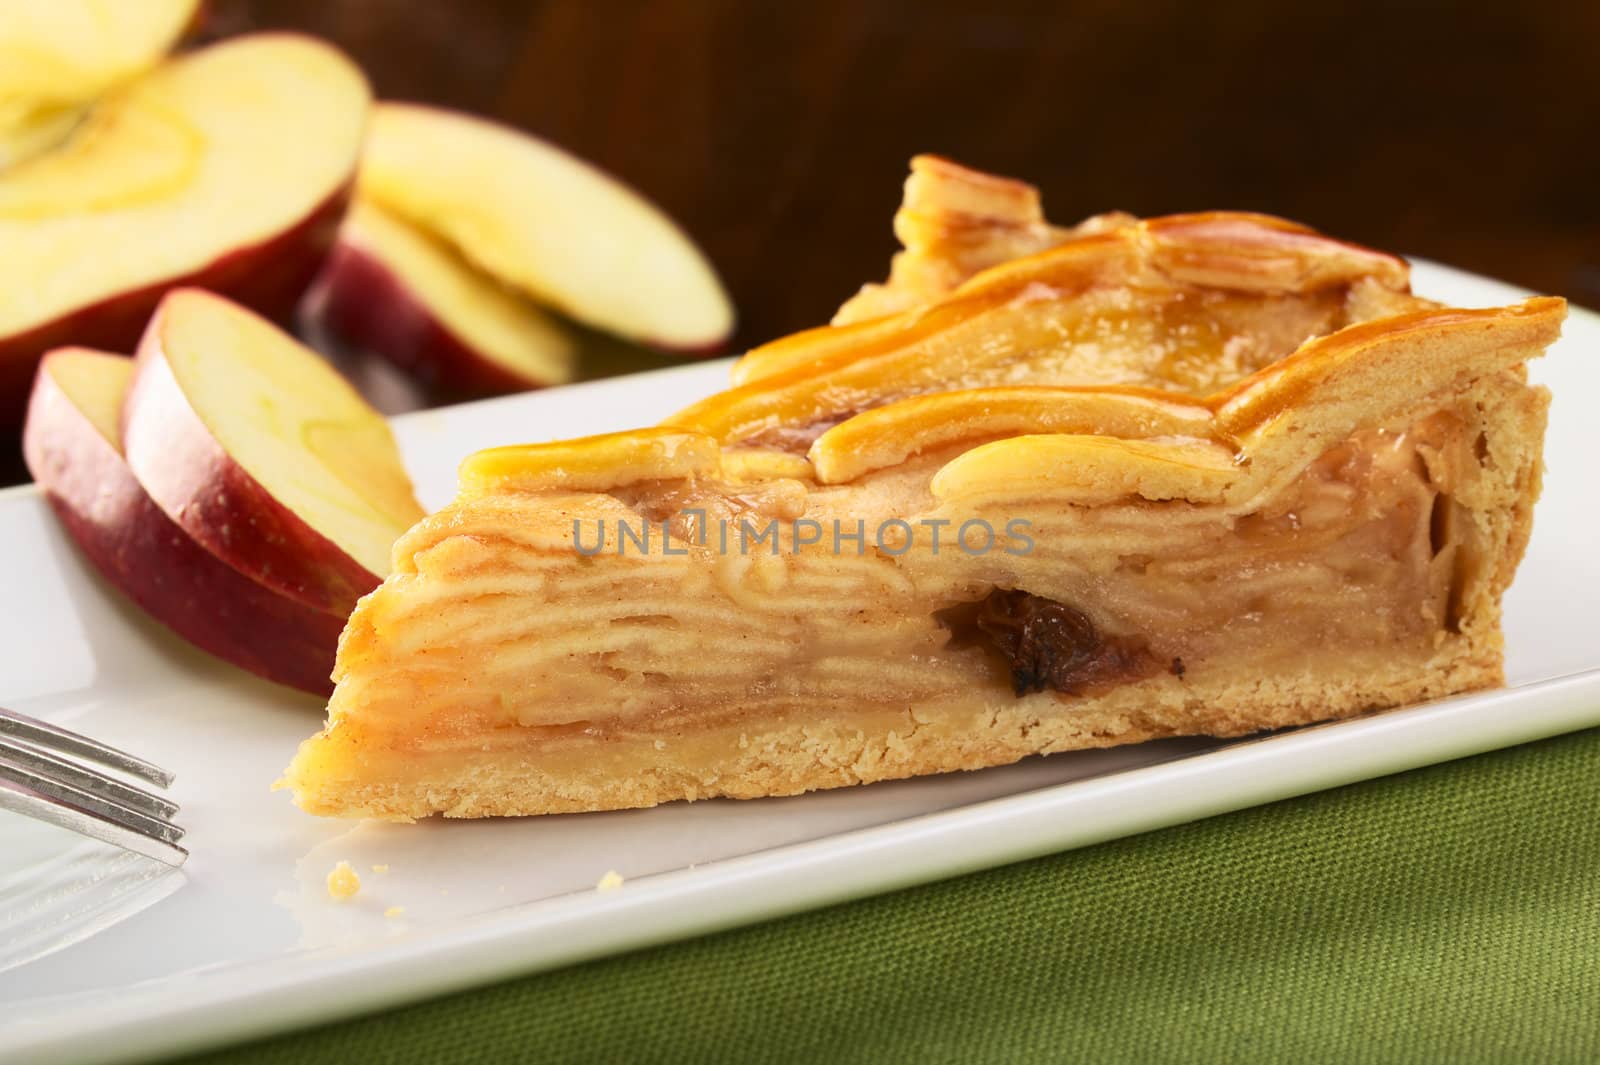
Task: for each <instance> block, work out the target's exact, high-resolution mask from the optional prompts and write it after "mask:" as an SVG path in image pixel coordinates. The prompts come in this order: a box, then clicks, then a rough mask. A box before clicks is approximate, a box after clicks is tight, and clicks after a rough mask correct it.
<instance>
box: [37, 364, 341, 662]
mask: <svg viewBox="0 0 1600 1065" xmlns="http://www.w3.org/2000/svg"><path fill="white" fill-rule="evenodd" d="M132 379H133V360H132V359H128V358H125V357H123V356H121V355H108V354H106V353H104V352H97V351H90V350H88V349H86V348H62V349H59V350H56V351H53V352H51V353H49V354H48V355H46V356H45V358H44V360H43V362H42V363H41V364H40V366H39V376H38V378H37V379H36V380H35V382H34V387H33V395H32V398H31V400H30V402H29V405H28V420H27V428H26V429H25V430H24V433H23V449H24V452H25V454H26V456H27V460H28V468H29V469H30V470H31V471H32V472H33V476H34V479H35V480H37V481H38V482H39V485H40V487H41V488H43V489H44V491H45V495H46V497H47V498H48V499H49V501H50V505H51V507H52V508H53V509H54V510H55V512H56V514H57V515H58V516H59V517H60V519H61V523H62V524H63V525H64V526H65V527H66V529H67V532H68V534H69V535H70V536H71V537H72V539H73V540H75V541H76V542H77V544H78V547H79V548H81V549H82V551H83V553H84V554H85V555H87V556H88V558H89V561H90V562H91V563H92V564H93V565H94V566H95V568H96V569H98V570H99V571H100V573H101V574H102V575H103V576H104V577H105V578H106V579H107V580H108V581H110V582H111V583H112V584H113V585H115V586H116V587H117V588H119V589H121V590H122V591H123V592H124V593H126V594H127V595H128V597H129V598H131V599H132V600H133V601H134V602H135V603H136V604H137V605H138V606H140V607H141V608H143V609H144V611H145V612H146V613H148V614H149V615H150V616H151V617H153V618H155V619H156V620H157V621H159V622H161V623H162V624H164V625H166V626H167V627H168V628H170V629H171V630H172V631H173V632H176V633H177V634H178V635H179V636H181V637H183V638H184V639H185V640H187V641H189V642H190V643H192V644H194V645H195V646H196V647H199V648H201V649H202V650H204V651H208V652H210V653H211V654H213V655H216V656H217V657H218V658H221V659H224V660H226V661H229V662H232V663H233V664H234V665H237V666H240V667H242V668H244V669H247V670H249V671H250V672H251V673H254V674H256V675H257V676H260V677H265V678H266V679H267V680H271V681H276V682H278V683H280V684H287V685H289V686H290V687H293V688H299V689H301V690H303V691H308V692H313V693H316V694H326V693H327V692H328V691H330V690H331V689H332V682H331V681H330V679H329V676H330V674H331V673H332V671H333V653H334V649H335V648H336V647H337V646H338V642H339V633H340V630H341V629H343V627H344V620H345V619H344V615H343V614H330V613H325V612H323V611H319V610H315V609H312V608H310V607H307V606H304V605H302V604H300V603H296V602H295V601H293V600H291V599H288V598H285V597H284V596H281V595H278V594H277V593H276V592H273V591H271V590H270V589H268V588H267V587H266V586H264V585H261V584H258V583H256V582H255V581H253V580H251V579H250V578H248V577H246V576H244V575H243V574H241V573H240V572H238V571H237V570H235V569H233V568H232V567H230V566H228V565H225V564H224V563H222V562H221V561H219V560H218V559H217V558H216V557H215V556H213V555H212V554H211V553H210V552H208V551H206V549H205V548H203V547H201V546H200V545H199V544H198V543H196V542H195V541H194V540H193V539H191V538H190V537H189V535H188V534H187V533H185V532H184V531H183V530H182V529H180V528H179V527H178V526H177V525H175V524H174V523H173V522H172V521H171V519H169V518H168V517H167V516H166V514H164V513H163V512H162V510H161V508H160V507H158V506H156V505H155V503H154V502H153V501H152V500H151V499H150V497H149V495H147V494H146V493H145V490H144V489H143V488H141V487H140V485H139V482H138V480H137V479H136V478H135V477H134V475H133V471H132V470H130V469H129V468H128V464H127V463H126V462H125V461H124V460H123V457H122V437H121V431H120V429H119V428H118V417H119V412H120V410H121V408H122V401H123V397H124V396H125V394H126V393H127V391H128V385H129V383H130V382H131V381H132Z"/></svg>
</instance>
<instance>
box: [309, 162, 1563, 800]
mask: <svg viewBox="0 0 1600 1065" xmlns="http://www.w3.org/2000/svg"><path fill="white" fill-rule="evenodd" d="M914 171H915V172H914V175H913V177H912V179H911V181H910V182H909V183H908V199H907V206H906V208H905V209H904V210H902V212H901V215H900V216H899V220H898V221H899V227H898V228H899V232H900V234H901V236H902V239H903V240H904V242H905V243H906V245H907V249H906V251H905V252H903V253H902V254H901V255H900V256H899V257H897V261H896V266H895V269H894V271H893V274H892V276H891V279H890V281H889V283H888V284H886V285H883V286H872V287H869V288H868V289H866V290H864V292H863V294H862V295H860V296H858V297H856V298H855V299H854V300H852V302H851V304H850V305H849V306H847V308H846V310H845V311H844V312H843V313H842V317H841V324H835V325H832V326H829V327H825V328H822V329H817V330H813V331H810V332H806V333H801V334H799V335H797V336H793V337H789V338H786V339H783V340H779V341H777V342H775V343H772V344H769V345H767V346H765V347H762V348H758V349H756V350H754V351H752V352H750V353H749V354H748V355H746V356H745V357H744V358H743V359H742V360H741V361H740V362H739V363H738V364H737V365H736V366H735V368H734V382H735V384H734V387H733V388H731V389H729V390H728V391H725V392H722V393H719V394H717V395H715V396H712V397H710V398H708V399H706V400H704V401H703V402H700V403H698V404H696V405H694V406H693V407H690V408H689V409H687V410H684V411H682V412H680V413H679V414H677V415H675V416H673V417H672V418H670V419H668V420H667V422H666V423H665V424H664V425H662V426H659V427H656V428H652V429H644V430H640V431H637V432H629V433H620V434H615V435H610V436H603V437H595V438H590V439H583V440H574V441H567V442H563V443H555V444H545V445H537V446H527V447H510V448H500V449H496V450H491V451H487V452H482V453H479V454H477V455H474V456H472V457H470V458H468V459H467V460H466V462H465V463H464V464H463V466H462V470H461V485H460V493H459V495H458V497H457V498H456V500H455V501H454V502H453V503H451V504H450V505H449V506H447V507H446V508H444V509H443V510H441V511H440V512H439V513H437V514H434V515H432V516H431V517H429V518H427V519H425V520H424V521H422V522H421V523H420V524H418V525H417V526H416V527H415V528H413V529H412V530H411V531H410V532H409V533H407V534H406V535H405V536H404V537H403V538H402V539H401V540H400V542H399V543H398V544H397V545H396V547H395V552H394V572H393V574H392V575H391V576H390V577H389V578H388V580H386V581H385V582H384V584H383V586H382V587H380V588H379V589H378V590H377V591H375V592H373V593H372V594H371V595H369V596H368V597H367V598H366V599H365V600H363V601H362V603H361V604H360V605H359V606H358V607H357V609H356V611H355V613H354V614H353V615H352V617H351V618H350V622H349V625H348V627H347V628H346V630H345V633H344V637H343V640H342V643H341V645H340V648H339V657H338V666H337V669H336V673H335V679H336V681H337V685H338V686H337V690H336V691H335V693H334V695H333V700H332V703H331V704H330V707H329V719H328V723H327V727H326V728H325V729H324V730H323V731H322V732H321V733H320V734H319V735H317V736H315V737H313V738H312V739H310V740H308V741H307V742H306V743H305V744H304V745H303V746H302V748H301V750H300V752H299V755H298V756H297V757H296V759H295V761H294V764H293V765H292V766H291V767H290V768H289V770H288V773H287V780H286V784H287V786H288V787H290V788H292V789H293V791H294V793H295V797H296V799H297V801H298V802H299V803H300V805H301V806H303V807H304V808H305V809H307V810H310V811H312V812H314V813H319V814H337V815H348V816H367V817H381V818H393V819H406V818H414V817H421V816H425V815H428V814H433V813H443V814H446V815H448V816H458V817H472V816H485V815H495V814H535V813H550V812H558V811H581V810H601V809H611V808H618V807H635V806H649V805H652V804H655V803H660V802H666V801H669V800H674V799H697V798H707V797H711V796H735V797H740V798H749V797H755V796H762V795H786V794H793V793H796V792H802V791H806V790H809V789H813V788H829V787H837V786H841V785H846V784H858V783H862V782H866V781H874V780H883V779H887V778H894V777H906V776H912V775H915V774H922V773H939V772H946V771H949V770H956V769H976V768H980V767H983V766H993V765H999V764H1002V763H1007V762H1011V761H1015V760H1016V759H1019V758H1022V757H1024V756H1026V755H1030V754H1040V753H1049V752H1054V751H1065V750H1073V749H1077V748H1085V747H1103V746H1107V745H1111V744H1120V743H1130V742H1136V741H1140V740H1146V739H1150V738H1153V737H1161V736H1178V735H1192V734H1203V735H1212V736H1237V735H1241V734H1244V733H1249V732H1253V731H1256V730H1261V729H1272V728H1279V727H1282V726H1288V725H1299V724H1304V723H1307V722H1313V721H1322V720H1327V719H1331V718H1340V717H1347V716H1351V715H1355V714H1361V713H1364V712H1367V711H1371V710H1375V709H1381V708H1385V707H1393V706H1397V705H1400V704H1403V703H1408V702H1413V701H1416V700H1420V699H1427V698H1431V697H1436V696H1441V695H1447V694H1450V693H1453V692H1461V691H1466V690H1470V689H1474V688H1482V687H1486V686H1490V685H1494V684H1498V683H1500V682H1501V659H1502V645H1501V635H1500V626H1499V622H1500V597H1501V594H1502V592H1503V591H1504V590H1505V588H1506V587H1507V585H1508V584H1509V583H1510V581H1511V579H1512V576H1513V574H1514V572H1515V570H1516V566H1517V563H1518V561H1519V560H1520V558H1521V555H1522V552H1523V549H1524V547H1525V545H1526V543H1527V540H1528V535H1529V531H1530V526H1531V522H1532V511H1533V504H1534V500H1535V499H1536V497H1537V496H1538V492H1539V478H1540V449H1541V442H1542V436H1543V431H1544V422H1545V410H1546V405H1547V402H1548V395H1547V393H1546V392H1545V391H1544V390H1543V389H1541V388H1536V387H1532V386H1530V385H1529V384H1528V382H1527V377H1526V373H1525V369H1524V365H1523V364H1524V363H1525V361H1526V360H1528V359H1530V358H1532V357H1534V356H1537V355H1539V354H1540V353H1541V352H1542V351H1543V349H1544V348H1545V347H1546V346H1547V345H1548V344H1550V343H1551V342H1552V341H1553V340H1554V339H1555V338H1556V336H1557V335H1558V333H1559V330H1560V324H1561V320H1562V317H1563V315H1564V313H1565V305H1564V303H1563V302H1562V301H1561V300H1559V299H1550V298H1544V299H1531V300H1528V301H1527V302H1525V303H1521V304H1518V305H1515V306H1509V307H1500V308H1494V309H1488V310H1463V309H1455V308H1448V307H1441V306H1438V305H1436V304H1434V303H1431V302H1429V301H1427V300H1424V299H1420V298H1418V297H1416V296H1413V295H1411V294H1410V293H1409V290H1408V278H1407V269H1406V266H1405V264H1404V263H1403V262H1401V261H1400V260H1398V259H1395V258H1392V257H1390V256H1388V255H1383V254H1380V253H1377V252H1374V251H1369V250H1367V249H1364V248H1359V247H1355V246H1353V245H1350V244H1345V243H1341V242H1339V241H1335V240H1331V239H1329V238H1326V237H1323V236H1320V235H1318V234H1316V233H1314V232H1312V231H1310V230H1308V229H1305V228H1303V227H1301V226H1297V225H1293V224H1291V223H1288V222H1284V221H1281V220H1278V219H1274V218H1268V217H1263V216H1258V215H1246V214H1228V213H1215V214H1197V215H1182V216H1174V217H1168V218H1157V219H1150V220H1145V221H1138V220H1134V219H1130V218H1126V217H1122V216H1102V217H1101V218H1100V219H1097V220H1094V221H1092V222H1091V223H1089V224H1087V225H1086V226H1084V227H1080V228H1078V229H1075V230H1067V229H1057V228H1054V227H1050V226H1048V225H1046V224H1045V223H1044V222H1043V220H1042V217H1041V216H1040V215H1039V212H1038V209H1037V198H1036V195H1035V194H1034V192H1033V190H1031V189H1029V188H1028V187H1026V186H1023V185H1021V184H1019V183H1016V182H1008V181H1004V180H1002V179H998V178H991V177H988V176H986V175H980V174H975V173H973V172H970V171H965V170H962V169H961V168H959V167H956V166H954V165H953V164H949V163H945V162H943V161H940V160H933V159H919V160H918V161H916V163H915V164H914Z"/></svg>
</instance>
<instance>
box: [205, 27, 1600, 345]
mask: <svg viewBox="0 0 1600 1065" xmlns="http://www.w3.org/2000/svg"><path fill="white" fill-rule="evenodd" d="M212 12H213V16H212V21H211V27H210V32H212V33H218V34H221V33H234V32H238V31H241V30H246V29H253V28H267V27H293V28H298V29H303V30H307V31H309V32H312V33H316V34H319V35H322V36H324V37H328V38H330V39H332V40H333V41H335V42H337V43H338V44H339V45H341V46H342V47H344V48H345V49H346V50H348V51H349V52H350V53H351V54H352V55H353V56H354V57H355V58H356V59H357V60H358V61H359V62H360V63H361V64H362V65H363V66H364V67H365V68H366V69H367V71H368V72H369V74H370V76H371V78H372V80H373V83H374V85H375V86H376V89H377V91H378V93H379V94H380V95H382V96H385V97H390V98H402V99H422V100H429V101H433V102H437V103H442V104H448V105H452V106H455V107H461V108H466V109H469V110H472V111H477V112H480V113H483V114H487V115H491V116H495V117H498V118H500V119H503V120H505V121H507V122H510V123H513V124H515V125H518V126H521V127H523V128H525V129H528V130H531V131H533V132H535V133H538V134H540V135H542V136H545V137H548V138H550V139H552V140H555V141H557V142H559V143H561V144H563V145H565V146H567V147H569V148H571V149H573V150H575V151H577V152H578V153H579V154H581V155H584V156H586V157H588V158H589V159H591V160H593V161H594V162H596V163H599V164H600V165H602V166H604V167H606V168H607V169H609V170H611V171H613V172H614V173H616V174H618V175H620V176H622V177H623V178H625V179H626V180H628V181H630V182H631V183H633V184H634V185H636V186H637V187H639V188H640V189H642V190H643V191H644V192H646V193H647V194H648V195H650V196H651V197H653V198H654V199H655V200H657V201H658V202H659V203H661V204H662V205H663V206H664V207H666V208H667V209H668V210H669V211H670V212H672V213H673V214H674V215H675V216H676V217H677V218H678V219H680V220H681V221H682V222H683V223H684V224H685V225H686V226H687V228H688V229H689V230H690V232H692V233H693V234H694V236H695V237H696V238H698V239H699V240H700V241H701V243H702V244H703V246H704V247H705V248H706V249H707V251H708V252H709V253H710V255H711V258H712V259H713V261H714V262H715V263H716V265H717V267H718V268H719V269H720V270H721V272H722V274H723V276H724V278H725V279H726V281H727V283H728V285H729V287H730V289H731V290H732V292H733V294H734V298H735V301H736V302H737V304H738V307H739V310H740V313H741V320H742V328H741V330H740V334H739V337H738V341H739V343H740V344H741V345H744V344H750V343H754V342H758V341H760V340H763V339H766V338H768V337H771V336H774V335H777V334H780V333H783V332H787V331H790V330H794V329H798V328H801V327H804V326H809V325H814V324H817V323H820V322H822V321H825V320H826V319H827V317H828V316H829V314H830V313H831V311H832V309H833V308H834V307H835V306H836V305H837V304H838V303H839V301H840V300H842V299H843V298H844V297H845V296H847V295H849V294H850V293H851V292H853V291H854V290H855V288H856V287H857V286H858V285H859V284H860V283H861V282H862V281H865V280H868V279H876V278H879V277H881V276H882V275H883V273H884V271H885V269H886V266H887V263H888V257H889V254H890V252H891V251H892V250H893V248H894V240H893V236H892V234H891V232H890V228H889V219H890V215H891V213H892V212H893V210H894V207H895V205H896V203H897V202H898V199H899V195H900V183H901V180H902V177H903V174H904V171H905V166H906V160H907V159H908V158H909V157H910V156H911V155H912V154H913V153H915V152H918V151H937V152H940V153H943V154H946V155H950V156H952V157H954V158H956V159H958V160H960V161H963V162H967V163H970V164H972V165H975V166H979V167H983V168H986V169H991V170H996V171H1000V172H1003V173H1007V174H1012V175H1016V176H1020V177H1024V178H1026V179H1027V180H1029V181H1032V182H1034V183H1035V184H1037V185H1039V186H1040V187H1041V188H1042V189H1043V190H1044V193H1045V204H1046V208H1047V209H1048V210H1049V212H1050V214H1051V215H1052V217H1053V218H1055V219H1057V220H1072V219H1076V218H1078V217H1080V216H1082V215H1085V214H1089V213H1092V212H1095V211H1101V210H1105V209H1108V208H1113V207H1117V208H1122V209H1124V210H1128V211H1133V212H1135V213H1138V214H1156V213H1164V212H1169V211H1178V210H1186V209H1194V208H1213V207H1232V208H1249V209H1254V210H1263V211H1270V212H1273V213H1278V214H1284V215H1288V216H1290V217H1293V218H1296V219H1299V220H1301V221H1305V222H1308V223H1310V224H1312V225H1315V226H1317V227H1319V228H1321V229H1324V230H1326V231H1329V232H1331V233H1334V234H1337V235H1339V236H1344V237H1348V238H1351V239H1355V240H1359V241H1363V242H1367V243H1371V244H1375V245H1377V246H1379V247H1383V248H1387V249H1391V250H1395V251H1400V252H1406V253H1412V254H1416V255H1423V256H1429V257H1432V258H1437V259H1441V260H1444V261H1447V262H1451V263H1455V264H1459V265H1461V266H1464V267H1467V268H1470V269H1472V270H1476V271H1480V272H1482V273H1486V274H1492V275H1495V276H1498V277H1503V278H1506V279H1509V280H1512V281H1516V282H1519V283H1521V284H1524V285H1527V286H1529V287H1531V288H1535V289H1538V290H1541V291H1545V292H1555V293H1560V294H1564V295H1568V296H1570V297H1572V298H1573V299H1575V300H1577V301H1580V302H1586V303H1588V304H1590V305H1600V0H1586V2H1569V3H1564V4H1550V3H1542V2H1527V0H1499V2H1496V3H1493V4H1487V3H1486V4H1474V3H1373V2H1364V0H1363V2H1355V3H1337V2H1335V3H1312V4H1301V3H1296V2H1293V0H1245V2H1239V3H1180V2H1173V0H1076V2H1065V3H1055V4H1040V5H1034V6H1022V5H1005V4H998V5H997V4H992V3H991V4H980V3H955V2H945V0H921V2H911V0H885V2H860V3H844V2H802V0H788V2H780V0H767V2H762V0H743V2H739V0H678V2H664V3H643V2H632V0H547V2H542V3H526V2H514V0H212Z"/></svg>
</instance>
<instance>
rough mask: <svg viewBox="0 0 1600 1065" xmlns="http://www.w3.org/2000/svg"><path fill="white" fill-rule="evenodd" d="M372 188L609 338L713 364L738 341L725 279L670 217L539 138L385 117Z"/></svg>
mask: <svg viewBox="0 0 1600 1065" xmlns="http://www.w3.org/2000/svg"><path fill="white" fill-rule="evenodd" d="M358 187H359V191H360V195H361V196H363V197H366V198H369V199H371V200H372V201H373V202H374V203H376V204H378V205H379V206H380V207H383V208H385V209H386V210H389V211H391V212H393V213H394V214H396V215H399V216H400V217H401V218H403V219H405V220H406V221H408V222H410V223H411V224H412V225H415V226H417V227H419V228H421V229H423V230H425V231H427V232H430V233H433V234H436V235H438V236H439V237H441V238H443V239H444V240H445V241H447V242H448V243H450V244H451V245H453V246H454V247H455V248H456V249H458V250H459V251H460V253H461V254H462V256H463V257H464V258H465V259H467V260H468V261H469V262H471V263H473V264H474V265H475V266H477V267H478V268H480V269H482V270H484V271H485V272H486V273H488V274H489V275H491V276H492V277H494V278H497V279H499V280H500V281H502V282H504V283H505V284H507V285H510V286H511V287H513V288H516V289H519V290H521V291H522V292H524V293H526V294H527V295H529V296H531V297H532V298H533V299H534V300H536V301H537V302H539V303H542V304H545V305H546V306H549V307H552V308H554V309H555V310H558V311H560V312H562V313H563V314H567V315H570V316H571V317H573V318H575V319H577V320H578V321H580V322H583V323H585V324H586V325H590V326H593V327H594V328H596V329H599V330H601V331H602V332H607V333H612V334H615V335H617V336H620V337H623V338H625V339H629V340H637V341H642V342H644V343H646V344H650V345H652V346H655V347H660V348H666V349H670V350H675V351H707V352H709V351H713V350H715V349H716V348H717V347H718V346H719V345H721V344H722V343H723V342H724V341H725V340H726V339H727V337H728V335H729V333H731V332H732V330H733V308H732V305H731V304H730V303H729V301H728V297H727V294H726V293H725V292H724V291H723V289H722V284H721V282H720V281H718V280H717V275H716V272H715V271H714V270H713V269H712V267H711V264H710V263H709V262H708V261H707V260H706V258H705V256H704V255H702V254H701V252H700V250H699V249H698V248H696V247H695V245H694V243H693V242H692V241H690V239H689V238H688V237H687V236H685V235H684V233H683V231H682V230H681V229H679V228H678V227H677V225H675V224H674V223H673V221H672V220H671V219H670V218H668V217H667V216H666V215H665V214H663V213H662V212H661V210H660V209H659V208H657V207H655V206H654V205H653V204H651V203H650V202H649V201H647V200H646V199H644V197H642V196H640V195H639V194H638V193H637V192H634V191H633V190H632V189H630V188H628V187H627V186H626V185H624V184H622V183H621V182H619V181H617V180H616V179H615V178H612V177H610V176H609V175H607V174H604V173H602V172H601V171H599V170H597V169H595V168H594V167H592V166H590V165H589V164H587V163H585V162H583V161H582V160H580V159H578V158H577V157H575V156H573V155H570V154H568V153H567V152H564V151H562V150H561V149H559V148H556V147H554V146H552V145H550V144H547V143H545V142H544V141H541V140H538V139H537V138H535V137H531V136H529V135H527V134H525V133H521V132H519V131H517V130H514V129H510V128H508V127H506V126H501V125H497V124H495V123H493V122H488V121H485V120H483V119H479V118H474V117H472V116H469V115H463V114H459V113H456V112H452V111H444V110H440V109H438V108H432V107H422V106H418V105H414V104H397V103H383V104H379V105H378V106H377V107H376V108H375V109H374V111H373V121H372V128H371V130H370V132H369V133H368V137H367V145H366V150H365V152H364V153H363V155H362V160H361V176H360V181H359V186H358Z"/></svg>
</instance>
